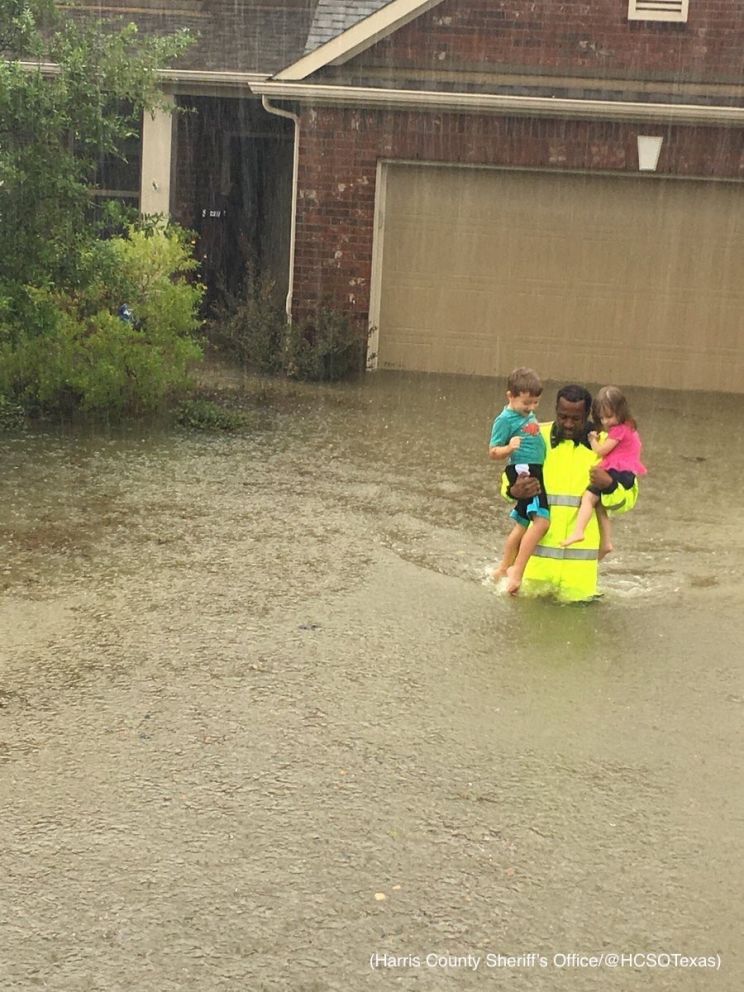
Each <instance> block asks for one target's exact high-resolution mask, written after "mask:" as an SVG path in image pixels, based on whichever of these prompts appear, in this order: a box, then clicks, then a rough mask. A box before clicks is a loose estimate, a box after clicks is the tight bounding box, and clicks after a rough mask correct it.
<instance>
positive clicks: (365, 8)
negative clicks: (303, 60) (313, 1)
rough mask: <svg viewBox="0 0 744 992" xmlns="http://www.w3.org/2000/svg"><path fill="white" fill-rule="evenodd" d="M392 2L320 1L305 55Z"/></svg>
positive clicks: (366, 0)
mask: <svg viewBox="0 0 744 992" xmlns="http://www.w3.org/2000/svg"><path fill="white" fill-rule="evenodd" d="M390 2H391V0H356V2H349V0H319V2H318V5H317V7H316V9H315V17H314V18H313V22H312V24H311V26H310V31H309V33H308V36H307V43H306V45H305V53H306V54H307V53H308V52H313V51H315V49H316V48H320V46H321V45H325V43H326V42H327V41H330V40H331V39H332V38H335V37H336V36H337V35H339V34H342V33H343V32H344V31H347V30H348V29H349V28H350V27H353V26H354V25H355V24H357V23H358V22H359V21H363V20H364V19H365V17H369V16H370V14H374V13H375V11H378V10H379V9H380V8H381V7H385V6H386V5H387V4H388V3H390Z"/></svg>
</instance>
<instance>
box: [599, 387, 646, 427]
mask: <svg viewBox="0 0 744 992" xmlns="http://www.w3.org/2000/svg"><path fill="white" fill-rule="evenodd" d="M603 410H609V411H610V412H611V413H612V414H613V416H614V417H616V419H617V422H618V424H628V425H629V426H630V427H632V428H633V430H636V429H637V426H638V425H637V424H636V422H635V419H634V418H633V417H632V416H631V413H630V406H629V405H628V401H627V399H626V398H625V393H624V392H623V391H622V389H618V388H617V386H602V388H601V389H600V390H599V392H598V393H597V395H596V396H595V398H594V404H593V406H592V418H593V420H594V421H595V422H596V423H599V422H600V420H601V419H602V416H601V414H602V411H603Z"/></svg>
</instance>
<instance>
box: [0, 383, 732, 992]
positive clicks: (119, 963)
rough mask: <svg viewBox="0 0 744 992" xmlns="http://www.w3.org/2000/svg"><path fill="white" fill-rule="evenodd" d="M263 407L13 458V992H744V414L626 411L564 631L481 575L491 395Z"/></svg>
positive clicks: (5, 708)
mask: <svg viewBox="0 0 744 992" xmlns="http://www.w3.org/2000/svg"><path fill="white" fill-rule="evenodd" d="M269 392H270V395H269V396H268V399H266V401H265V402H264V403H263V405H261V406H260V407H259V408H257V410H256V414H255V423H254V427H253V429H252V430H251V431H249V432H247V433H244V434H242V435H240V436H227V437H225V436H198V435H192V434H191V435H190V434H187V433H178V432H165V431H163V432H155V433H153V432H152V431H147V430H145V429H144V428H141V427H138V428H134V429H129V430H127V431H120V432H113V431H109V432H98V433H91V432H84V433H75V432H71V431H59V432H52V433H50V432H45V433H35V434H30V435H26V436H24V437H8V436H6V437H4V438H2V439H0V457H1V459H2V461H1V464H2V471H1V472H0V496H1V498H0V534H1V535H2V543H3V548H4V551H3V559H2V565H1V568H2V590H3V592H2V599H1V600H0V611H1V613H0V631H1V637H2V642H1V645H0V653H1V657H2V665H1V667H0V810H2V813H1V814H0V816H1V818H2V846H1V853H0V871H1V877H2V884H1V885H0V988H2V990H3V992H9V990H23V992H28V990H32V989H36V988H42V989H51V990H55V992H79V990H80V992H82V990H102V992H119V990H122V992H123V990H128V992H131V990H136V992H140V990H142V992H145V990H147V992H150V990H152V992H171V990H188V992H196V990H199V992H222V990H230V992H261V990H269V989H270V990H277V992H285V990H286V992H325V990H339V992H356V990H359V989H367V988H370V989H371V988H378V987H383V985H384V986H385V987H395V988H400V989H406V990H409V989H410V990H430V989H432V990H438V989H451V988H458V989H460V988H463V989H470V988H480V987H486V986H490V987H494V988H509V989H529V990H539V992H542V990H553V989H566V990H570V992H584V990H593V992H594V990H605V989H610V990H614V989H620V990H625V989H628V990H631V989H633V990H635V989H639V988H649V989H653V990H655V992H656V990H674V992H687V990H698V989H706V990H708V989H711V990H712V989H714V990H716V992H739V990H740V989H741V988H742V984H743V983H744V951H742V942H741V933H742V914H741V892H742V889H743V888H744V870H743V868H742V866H743V865H744V830H743V829H742V828H743V826H744V803H743V802H742V785H741V783H742V780H743V776H742V762H741V739H742V735H741V731H742V717H743V716H744V679H743V677H742V665H741V657H742V650H741V645H742V643H743V642H744V610H742V603H743V600H744V596H743V595H742V593H743V591H744V581H743V579H742V567H741V561H742V546H743V545H744V538H743V536H742V528H741V509H742V499H741V493H742V487H743V485H744V472H743V471H742V462H741V459H740V458H739V457H738V449H737V447H736V442H735V439H734V440H732V438H733V437H734V432H733V430H732V425H734V424H736V423H742V422H743V421H744V396H738V397H737V396H717V395H716V396H711V395H704V394H679V393H673V392H663V393H662V392H658V393H657V392H651V391H637V392H636V393H634V394H632V400H633V404H634V407H635V412H636V414H637V416H638V419H639V421H640V426H641V432H642V435H643V437H644V441H645V454H646V458H647V462H648V464H649V467H650V469H651V472H650V475H649V476H648V477H647V478H646V479H645V480H644V482H643V488H642V492H641V498H640V500H639V504H638V507H637V508H636V510H635V511H634V513H633V514H631V515H629V516H628V517H627V518H622V519H619V520H618V521H617V524H616V530H615V537H616V541H615V544H616V548H617V552H616V553H615V554H614V555H613V556H612V557H611V558H608V559H607V560H606V562H605V563H604V566H603V590H604V592H605V595H604V598H603V599H602V600H601V601H600V602H598V603H596V604H594V605H592V606H590V607H562V606H558V605H556V604H551V603H550V602H545V601H535V600H532V601H530V600H527V599H524V598H522V599H514V600H513V599H509V598H504V597H501V596H499V595H498V594H497V593H496V591H495V590H494V588H493V586H490V585H488V584H484V581H483V577H484V571H485V569H486V567H487V566H488V565H489V564H491V563H493V562H494V561H495V560H496V559H497V557H498V550H499V549H500V546H501V542H502V540H503V537H504V536H505V534H506V532H507V530H508V521H507V513H508V506H507V504H504V503H502V502H501V501H500V500H499V499H498V497H497V496H496V488H497V479H496V476H497V471H496V468H495V466H493V465H492V464H489V463H488V461H487V459H486V448H487V440H488V435H489V429H490V423H491V419H492V417H493V416H494V415H495V413H496V412H498V410H499V409H500V408H501V405H502V395H503V383H494V382H490V381H486V380H467V379H458V378H449V377H431V376H429V377H427V376H405V375H396V374H382V373H378V374H376V375H373V376H369V377H368V378H367V379H365V380H364V381H363V382H362V383H361V384H359V383H357V384H351V385H342V386H337V387H312V386H306V387H301V386H297V387H287V388H286V389H285V388H280V387H276V389H275V390H273V391H272V390H270V391H269ZM552 392H553V389H552V388H551V387H549V389H548V392H546V394H545V399H544V400H543V405H542V408H541V411H540V413H541V415H542V416H543V418H544V419H548V418H549V415H550V409H551V406H552V403H551V394H552ZM602 953H604V954H605V955H612V954H615V953H616V954H635V955H642V954H645V953H648V954H651V953H662V954H684V955H687V956H688V959H692V958H694V959H699V958H700V957H703V956H704V957H707V958H713V967H714V968H716V967H717V966H718V964H719V961H720V968H719V969H718V970H716V971H715V973H714V974H711V970H710V968H708V969H703V968H702V967H700V962H699V960H696V961H695V963H694V964H692V965H690V964H689V963H688V964H687V965H686V966H682V964H681V963H680V962H679V959H677V960H678V966H677V967H674V966H673V961H674V959H672V964H671V965H669V966H665V965H667V964H668V962H667V960H666V959H664V958H662V959H660V961H661V962H662V963H663V965H662V966H657V967H653V966H652V964H651V963H649V962H650V961H652V960H653V959H643V958H636V959H635V960H634V961H632V962H628V961H627V959H626V961H625V963H621V964H619V965H618V966H617V967H614V968H613V967H612V965H611V960H612V959H602V962H603V963H602V964H601V965H600V966H597V967H591V966H590V964H589V963H587V962H586V961H584V962H583V965H584V966H579V965H580V964H581V963H582V962H581V961H575V962H574V964H573V965H572V963H571V961H572V959H570V958H569V957H568V955H570V954H596V955H600V954H602ZM375 954H376V955H377V957H376V958H374V957H373V955H375ZM489 954H491V955H493V957H492V958H490V959H489V958H487V955H489ZM498 954H502V955H530V954H535V955H541V956H543V958H544V964H543V963H542V962H541V961H540V960H539V958H536V959H534V960H533V959H530V958H527V957H525V958H523V959H522V960H521V961H517V962H511V963H509V962H506V963H502V965H501V966H499V959H498V958H497V957H496V955H498ZM385 955H388V957H385ZM447 955H450V956H452V957H451V960H448V959H447V958H446V956H447ZM556 955H558V957H556ZM560 955H565V956H566V958H565V959H564V958H562V957H560ZM717 955H720V959H719V958H717V957H715V956H717ZM469 956H470V957H469ZM476 958H479V959H480V960H479V961H478V963H477V966H476ZM370 962H372V964H376V965H377V967H376V968H375V969H373V968H372V967H371V964H370ZM657 964H658V962H657Z"/></svg>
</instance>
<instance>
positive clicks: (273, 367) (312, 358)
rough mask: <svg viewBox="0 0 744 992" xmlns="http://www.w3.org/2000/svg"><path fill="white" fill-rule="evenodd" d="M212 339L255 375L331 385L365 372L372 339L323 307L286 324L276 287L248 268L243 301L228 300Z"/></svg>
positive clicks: (221, 308) (218, 315) (217, 318)
mask: <svg viewBox="0 0 744 992" xmlns="http://www.w3.org/2000/svg"><path fill="white" fill-rule="evenodd" d="M210 337H211V339H212V341H213V342H214V344H215V345H216V346H217V348H218V349H220V350H221V351H223V352H225V353H226V354H228V355H231V356H232V357H233V358H235V359H237V361H239V362H240V364H241V365H242V366H243V367H244V368H246V369H250V370H251V371H253V372H261V373H265V374H269V375H278V374H284V375H286V376H288V377H290V378H293V379H302V380H309V381H313V382H330V381H334V380H336V379H344V378H346V377H347V376H350V375H354V374H357V373H359V372H361V371H362V370H363V369H364V362H365V349H366V341H367V335H366V334H363V333H362V332H361V331H360V330H359V329H358V327H357V326H356V325H354V324H353V323H352V321H351V320H350V319H349V318H348V317H347V316H346V315H344V314H342V313H339V312H338V311H336V310H333V309H332V308H331V307H321V308H320V309H319V310H318V311H317V313H316V314H315V315H314V316H312V317H307V318H305V320H303V321H300V322H296V323H293V324H287V318H286V314H285V312H284V310H283V309H282V308H281V307H280V306H279V305H278V304H277V302H276V296H275V287H274V284H273V283H272V282H270V281H268V280H265V279H261V278H259V277H255V275H254V273H253V271H252V270H251V269H250V268H249V269H248V271H247V273H246V279H245V289H244V292H243V294H242V295H241V296H237V297H236V296H226V297H225V300H224V302H223V303H222V304H220V306H219V307H218V308H217V310H216V312H215V316H214V319H213V321H212V324H211V327H210Z"/></svg>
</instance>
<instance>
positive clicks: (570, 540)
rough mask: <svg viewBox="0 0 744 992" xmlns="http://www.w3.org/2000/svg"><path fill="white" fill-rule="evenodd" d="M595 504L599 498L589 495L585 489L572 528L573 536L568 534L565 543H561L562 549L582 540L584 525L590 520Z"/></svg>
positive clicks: (592, 494)
mask: <svg viewBox="0 0 744 992" xmlns="http://www.w3.org/2000/svg"><path fill="white" fill-rule="evenodd" d="M597 503H599V496H595V495H594V493H590V492H589V490H588V489H586V490H585V491H584V495H583V496H582V497H581V506H580V507H579V512H578V514H577V515H576V526H575V527H574V531H573V534H569V536H568V537H567V538H566V540H565V541H561V547H562V548H567V547H568V546H569V544H576V543H577V542H578V541H583V540H584V531H585V530H586V525H587V524H588V523H589V521H590V520H591V518H592V514H593V513H594V509H595V507H596V505H597Z"/></svg>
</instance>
